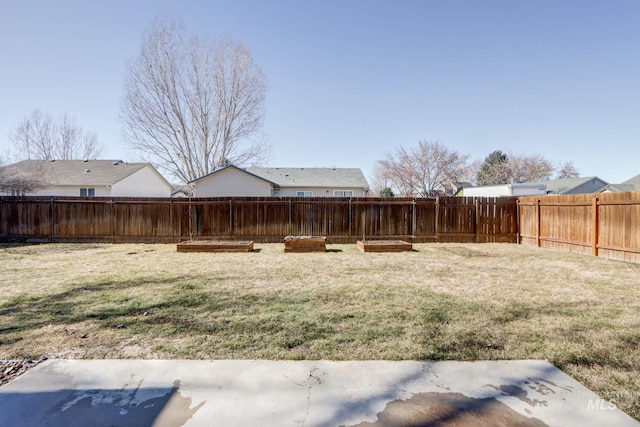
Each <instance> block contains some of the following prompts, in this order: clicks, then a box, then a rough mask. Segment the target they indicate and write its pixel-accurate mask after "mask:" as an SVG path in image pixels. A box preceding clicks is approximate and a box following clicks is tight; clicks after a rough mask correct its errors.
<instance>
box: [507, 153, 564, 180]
mask: <svg viewBox="0 0 640 427" xmlns="http://www.w3.org/2000/svg"><path fill="white" fill-rule="evenodd" d="M508 164H509V166H508V167H509V171H510V173H511V177H510V178H511V180H510V183H515V184H520V183H523V182H540V181H546V180H548V179H550V178H551V177H552V176H553V173H554V172H555V170H556V167H555V166H554V165H553V163H551V162H550V161H549V160H547V159H545V158H544V156H542V155H540V154H534V155H530V156H513V155H512V156H510V157H509V162H508Z"/></svg>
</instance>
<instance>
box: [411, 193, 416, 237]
mask: <svg viewBox="0 0 640 427" xmlns="http://www.w3.org/2000/svg"><path fill="white" fill-rule="evenodd" d="M416 203H417V202H416V199H415V198H414V199H413V201H412V202H411V217H412V218H411V241H412V242H413V243H416V228H418V225H417V224H418V219H417V218H416Z"/></svg>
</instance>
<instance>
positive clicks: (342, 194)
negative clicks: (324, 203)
mask: <svg viewBox="0 0 640 427" xmlns="http://www.w3.org/2000/svg"><path fill="white" fill-rule="evenodd" d="M333 197H353V190H333Z"/></svg>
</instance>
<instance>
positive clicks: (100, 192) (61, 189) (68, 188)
mask: <svg viewBox="0 0 640 427" xmlns="http://www.w3.org/2000/svg"><path fill="white" fill-rule="evenodd" d="M80 188H95V189H96V194H95V197H109V196H110V195H111V190H110V189H109V188H107V187H106V186H91V185H86V186H83V187H79V186H78V187H76V186H73V185H53V186H51V187H47V188H41V189H39V190H36V191H34V192H33V193H29V194H27V195H28V196H61V197H80Z"/></svg>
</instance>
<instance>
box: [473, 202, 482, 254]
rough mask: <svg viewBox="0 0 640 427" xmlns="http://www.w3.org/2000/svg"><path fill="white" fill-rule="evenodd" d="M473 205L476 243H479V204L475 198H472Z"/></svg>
mask: <svg viewBox="0 0 640 427" xmlns="http://www.w3.org/2000/svg"><path fill="white" fill-rule="evenodd" d="M473 204H474V205H475V209H476V211H475V215H476V218H475V220H476V243H480V230H479V229H480V202H479V201H478V198H477V197H474V198H473Z"/></svg>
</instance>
